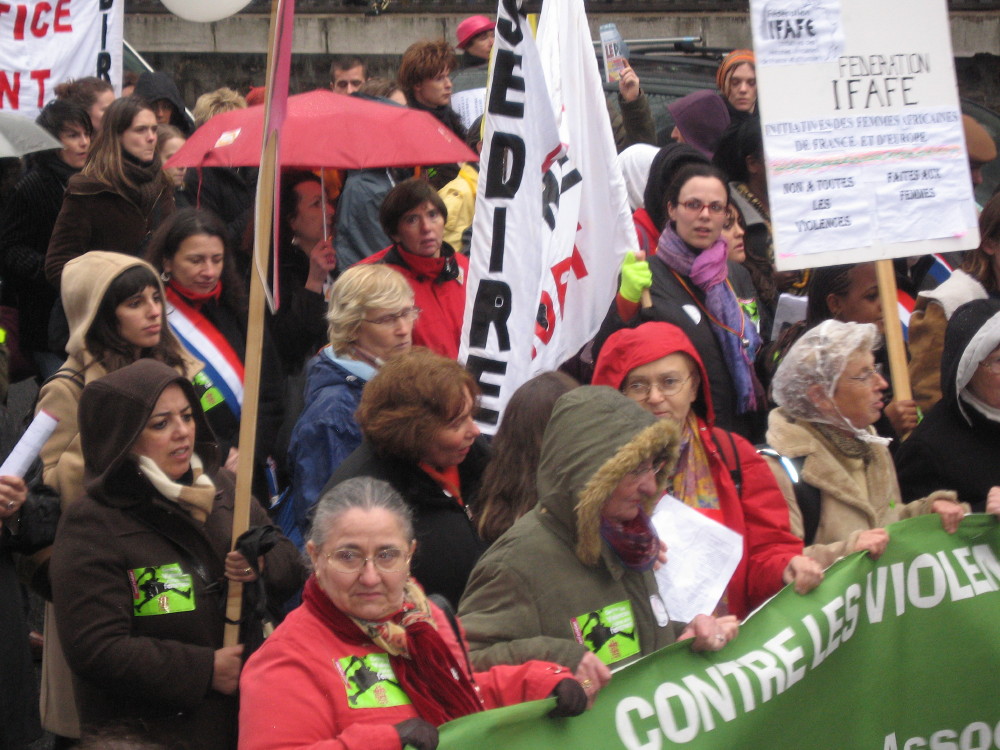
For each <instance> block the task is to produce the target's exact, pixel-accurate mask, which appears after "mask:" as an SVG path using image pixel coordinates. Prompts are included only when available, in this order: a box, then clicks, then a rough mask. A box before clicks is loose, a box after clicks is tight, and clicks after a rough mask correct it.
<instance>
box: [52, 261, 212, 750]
mask: <svg viewBox="0 0 1000 750" xmlns="http://www.w3.org/2000/svg"><path fill="white" fill-rule="evenodd" d="M64 275H65V282H64V283H63V285H62V303H63V308H64V309H65V311H66V317H67V319H68V321H69V329H70V338H69V343H68V344H67V347H66V349H67V352H68V354H69V358H68V359H67V360H66V362H65V363H64V364H63V366H62V368H61V369H60V370H59V371H57V372H56V374H55V375H53V376H52V377H51V378H50V379H49V380H48V381H47V382H46V383H45V385H43V386H42V390H41V392H40V394H39V397H38V407H37V411H39V412H42V411H44V412H47V413H48V414H51V415H52V416H54V417H56V418H57V419H58V420H59V423H58V425H57V426H56V429H55V431H54V432H53V433H52V435H51V437H49V439H48V440H47V441H46V442H45V445H43V446H42V451H41V459H42V464H43V474H42V479H43V481H44V482H45V484H48V485H50V486H51V487H53V488H54V489H55V490H56V491H57V492H58V493H59V496H60V498H61V501H62V506H63V508H66V507H67V506H69V504H70V503H72V502H74V501H75V500H77V499H78V498H79V497H80V496H81V495H82V494H83V492H84V487H83V451H82V447H81V437H80V428H79V422H78V421H77V412H78V407H79V403H80V394H81V392H82V391H83V388H84V386H86V385H88V384H89V383H92V382H94V381H95V380H98V379H99V378H101V377H103V376H104V375H106V374H108V373H109V372H113V371H115V370H117V369H120V368H121V367H124V366H126V365H129V364H131V363H133V362H135V361H136V360H137V359H141V358H150V359H156V360H159V361H160V362H163V363H165V364H167V365H169V366H170V367H172V368H174V371H175V372H177V373H180V374H183V375H185V376H186V377H189V378H192V377H194V375H195V374H196V373H197V372H198V371H199V370H201V363H200V362H198V361H197V360H196V359H194V358H193V357H191V355H190V354H188V353H187V352H186V351H185V350H184V348H183V347H182V346H181V345H180V343H179V342H178V341H177V339H176V338H174V335H173V334H172V333H171V332H170V329H169V328H168V327H167V326H166V325H165V324H164V318H163V299H164V293H163V285H162V283H161V282H160V279H159V277H158V276H157V275H156V273H155V272H154V271H153V268H152V266H150V265H149V264H147V263H145V262H144V261H141V260H139V259H138V258H131V257H129V256H127V255H121V254H119V253H107V252H102V251H94V252H90V253H86V254H84V255H82V256H80V257H79V258H75V259H73V260H71V261H70V262H69V263H67V264H66V272H65V274H64ZM50 553H51V548H47V549H46V550H44V551H43V552H41V553H39V554H37V555H35V557H34V558H33V562H34V564H36V565H44V564H45V563H46V562H47V560H48V558H49V556H50ZM45 620H46V622H45V631H46V634H45V651H44V655H43V661H42V724H43V726H44V727H45V728H46V729H48V730H49V731H50V732H54V733H55V734H57V735H60V736H63V737H77V736H79V725H78V723H77V718H76V711H75V709H74V703H73V696H72V684H71V682H70V674H69V669H68V668H67V667H66V663H65V660H64V659H63V655H62V651H61V649H60V648H59V640H58V633H57V631H56V627H55V621H54V619H53V614H52V608H51V607H46V612H45Z"/></svg>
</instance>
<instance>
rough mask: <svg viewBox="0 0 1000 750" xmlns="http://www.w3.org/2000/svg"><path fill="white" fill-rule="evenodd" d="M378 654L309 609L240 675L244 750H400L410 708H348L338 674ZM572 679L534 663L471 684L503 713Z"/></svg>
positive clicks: (444, 625) (387, 694)
mask: <svg viewBox="0 0 1000 750" xmlns="http://www.w3.org/2000/svg"><path fill="white" fill-rule="evenodd" d="M431 609H432V611H433V613H434V618H435V620H436V622H437V628H438V633H439V634H440V635H441V637H442V638H443V639H444V641H445V643H446V644H447V645H448V647H449V648H450V649H451V650H452V652H453V653H454V654H455V655H456V659H457V660H458V663H459V664H463V665H464V664H465V663H466V662H465V656H464V655H462V653H461V650H460V647H459V645H458V641H457V639H456V638H455V635H454V631H453V630H452V628H451V625H450V624H449V622H448V620H447V618H446V617H445V615H444V613H443V612H442V611H441V610H440V609H438V608H437V606H435V605H434V604H433V603H431ZM380 653H384V652H382V650H381V649H379V648H378V647H377V646H376V645H375V644H374V643H368V644H365V645H358V644H356V643H346V642H345V641H343V640H342V639H341V638H339V637H338V636H337V635H336V634H334V633H333V631H331V630H330V628H329V627H328V626H327V625H326V624H325V623H324V622H323V621H322V620H321V619H320V617H319V616H318V615H317V614H316V613H315V611H314V610H313V609H312V607H311V606H310V605H309V603H308V602H306V603H304V604H303V605H302V606H300V607H299V608H298V609H296V610H294V611H293V612H292V613H291V614H289V615H288V617H287V618H285V621H284V622H283V623H281V625H280V626H279V627H278V629H277V630H275V631H274V634H273V635H271V637H270V638H268V639H267V640H266V641H265V642H264V645H263V646H262V647H261V648H260V650H258V651H257V652H256V653H254V655H253V656H251V657H250V660H249V661H248V662H247V664H246V666H245V667H244V668H243V673H242V675H241V677H240V740H239V747H240V750H278V749H279V748H280V749H281V750H292V749H293V748H315V749H316V750H320V748H322V750H400V743H399V734H398V733H397V732H396V729H395V728H394V725H396V724H398V723H399V722H401V721H406V720H407V719H412V718H415V717H416V716H417V713H416V711H414V709H413V706H412V705H410V704H404V705H388V706H383V707H373V706H371V705H370V704H372V703H376V702H378V699H377V698H376V697H368V698H367V699H366V698H364V697H361V696H359V695H358V694H357V692H356V689H355V700H356V701H357V702H358V703H361V704H362V707H354V706H351V705H350V704H349V703H348V691H349V690H350V688H349V687H348V685H347V683H346V681H345V679H344V678H343V677H342V676H341V673H340V671H339V670H338V667H337V665H338V662H339V661H340V660H342V659H350V657H361V658H363V657H365V656H367V655H369V654H380ZM571 676H572V675H571V673H570V671H569V670H568V669H566V668H565V667H560V666H558V665H556V664H551V663H549V662H541V661H529V662H525V663H524V664H521V665H519V666H500V667H493V668H492V669H490V670H489V671H488V672H477V673H475V674H474V675H473V679H474V681H475V683H476V685H477V687H478V693H479V697H480V698H481V699H482V701H483V704H484V706H485V707H486V708H498V707H500V706H506V705H511V704H514V703H522V702H524V701H532V700H540V699H542V698H547V697H548V696H549V695H550V694H551V693H552V690H553V689H554V688H555V686H556V684H557V683H558V682H559V681H560V680H564V679H566V678H567V677H571ZM375 687H377V685H376V686H375ZM374 689H375V688H373V689H372V691H373V692H374ZM400 693H401V691H400ZM398 694H399V693H396V692H395V690H392V689H389V690H385V691H384V692H383V693H382V694H381V695H382V700H383V701H385V702H387V703H390V704H391V703H394V702H395V701H394V700H393V697H394V695H398ZM364 703H368V704H369V705H368V706H365V705H363V704H364Z"/></svg>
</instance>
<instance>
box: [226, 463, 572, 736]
mask: <svg viewBox="0 0 1000 750" xmlns="http://www.w3.org/2000/svg"><path fill="white" fill-rule="evenodd" d="M415 549H416V541H415V540H414V534H413V522H412V518H411V513H410V510H409V508H408V506H407V505H406V504H405V503H404V502H403V499H402V498H401V497H400V496H399V494H398V493H396V491H395V490H393V489H392V488H391V487H390V486H389V485H388V484H387V483H385V482H380V481H378V480H375V479H371V478H369V477H359V478H355V479H350V480H348V481H346V482H342V483H341V484H339V485H337V486H336V487H334V488H333V489H332V490H330V491H329V492H328V493H327V494H326V495H325V496H324V497H323V498H322V499H321V500H320V502H319V504H318V505H317V506H316V514H315V516H314V518H313V526H312V530H311V532H310V538H309V541H308V542H307V543H306V551H307V552H308V553H309V557H310V559H311V560H312V566H313V575H312V576H311V577H310V578H309V580H308V581H307V582H306V587H305V591H304V592H303V597H302V606H301V607H299V608H298V609H296V610H294V611H293V612H292V613H291V614H290V615H289V616H288V617H287V618H286V619H285V621H284V622H283V623H282V624H281V625H280V626H279V627H278V629H277V630H276V631H275V632H274V634H273V635H272V636H271V637H270V638H268V639H267V640H266V641H265V643H264V645H263V646H262V647H261V649H260V650H259V651H258V652H257V653H255V654H254V655H253V656H252V657H251V658H250V660H249V661H248V662H247V665H246V667H245V668H244V670H243V674H242V677H241V680H240V690H241V699H240V749H241V750H266V749H270V748H274V749H275V750H277V748H282V750H290V749H291V748H307V747H309V748H311V747H324V748H331V750H332V749H333V748H342V749H343V750H347V749H348V748H358V750H399V749H400V748H401V747H403V746H405V745H411V746H413V747H415V748H418V750H434V748H435V747H437V743H438V734H437V726H438V725H440V724H444V723H445V722H447V721H451V720H452V719H457V718H458V717H460V716H465V715H467V714H471V713H476V712H478V711H483V710H485V709H488V708H496V707H498V706H503V705H509V704H512V703H520V702H522V701H527V700H538V699H541V698H546V697H549V696H554V697H555V698H556V707H555V708H554V709H553V711H552V712H551V713H550V715H551V716H575V715H577V714H579V713H582V712H583V710H584V709H585V708H586V705H587V694H586V693H585V692H584V689H583V687H582V686H581V685H580V683H578V682H577V681H576V680H575V679H574V678H573V675H572V674H571V673H570V671H569V670H568V669H566V668H565V667H560V666H558V665H556V664H551V663H548V662H539V661H529V662H526V663H525V664H521V665H518V666H500V667H494V668H493V669H491V670H489V671H488V672H477V673H475V674H473V673H472V671H471V669H470V668H469V662H468V658H467V656H466V652H465V644H464V640H460V639H459V635H458V634H457V633H456V632H455V630H454V628H455V627H458V626H457V621H454V622H455V623H456V624H455V625H453V624H452V623H451V622H449V618H448V617H447V616H446V615H445V613H444V612H443V611H442V610H441V609H439V608H438V607H437V606H436V605H435V604H434V603H432V602H431V601H430V600H428V598H427V597H426V596H425V595H424V592H423V590H422V589H421V588H420V587H419V586H418V585H417V584H416V582H415V581H413V580H412V579H411V578H410V572H409V567H410V559H411V558H412V556H413V552H414V550H415ZM369 563H371V564H370V565H369Z"/></svg>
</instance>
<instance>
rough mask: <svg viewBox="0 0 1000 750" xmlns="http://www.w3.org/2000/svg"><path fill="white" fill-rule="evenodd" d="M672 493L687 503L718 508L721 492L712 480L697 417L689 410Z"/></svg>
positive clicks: (713, 508)
mask: <svg viewBox="0 0 1000 750" xmlns="http://www.w3.org/2000/svg"><path fill="white" fill-rule="evenodd" d="M671 484H672V490H671V493H670V494H672V495H673V496H674V497H676V498H677V499H678V500H680V501H681V502H682V503H684V504H685V505H687V506H689V507H691V508H699V509H704V510H719V492H718V490H716V488H715V481H714V480H713V479H712V469H711V467H710V466H709V464H708V453H706V452H705V446H704V444H703V443H702V442H701V436H700V435H699V433H698V418H697V417H696V416H695V415H694V414H693V413H690V412H689V413H688V417H687V419H686V420H685V421H684V428H683V429H682V430H681V450H680V456H679V458H678V459H677V469H676V470H675V471H674V476H673V479H672V480H671Z"/></svg>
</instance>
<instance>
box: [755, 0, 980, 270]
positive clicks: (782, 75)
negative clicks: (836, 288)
mask: <svg viewBox="0 0 1000 750" xmlns="http://www.w3.org/2000/svg"><path fill="white" fill-rule="evenodd" d="M901 19H906V22H905V23H903V22H901ZM751 21H752V24H751V25H752V28H753V34H754V49H755V52H756V56H757V81H758V86H759V105H760V112H761V128H762V131H763V134H764V152H765V157H766V159H765V160H766V167H767V179H768V197H769V201H770V207H771V219H772V222H771V227H772V231H773V235H774V248H775V265H776V266H777V267H778V269H780V270H790V269H797V268H810V267H814V266H823V265H832V264H835V263H856V262H860V261H871V260H880V259H886V258H895V257H902V256H909V255H922V254H925V253H929V252H948V251H954V250H965V249H968V248H972V247H976V246H977V245H978V243H979V231H978V227H977V219H976V208H975V199H974V197H973V189H972V182H971V179H970V174H969V164H968V157H967V155H966V151H965V140H964V134H963V130H962V121H961V110H960V107H959V101H958V90H957V87H956V83H955V69H954V60H953V58H952V51H951V39H950V37H949V32H948V29H949V26H948V13H947V7H946V4H945V2H944V0H880V2H877V3H873V2H868V1H866V0H808V2H801V1H800V0H753V2H751Z"/></svg>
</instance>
